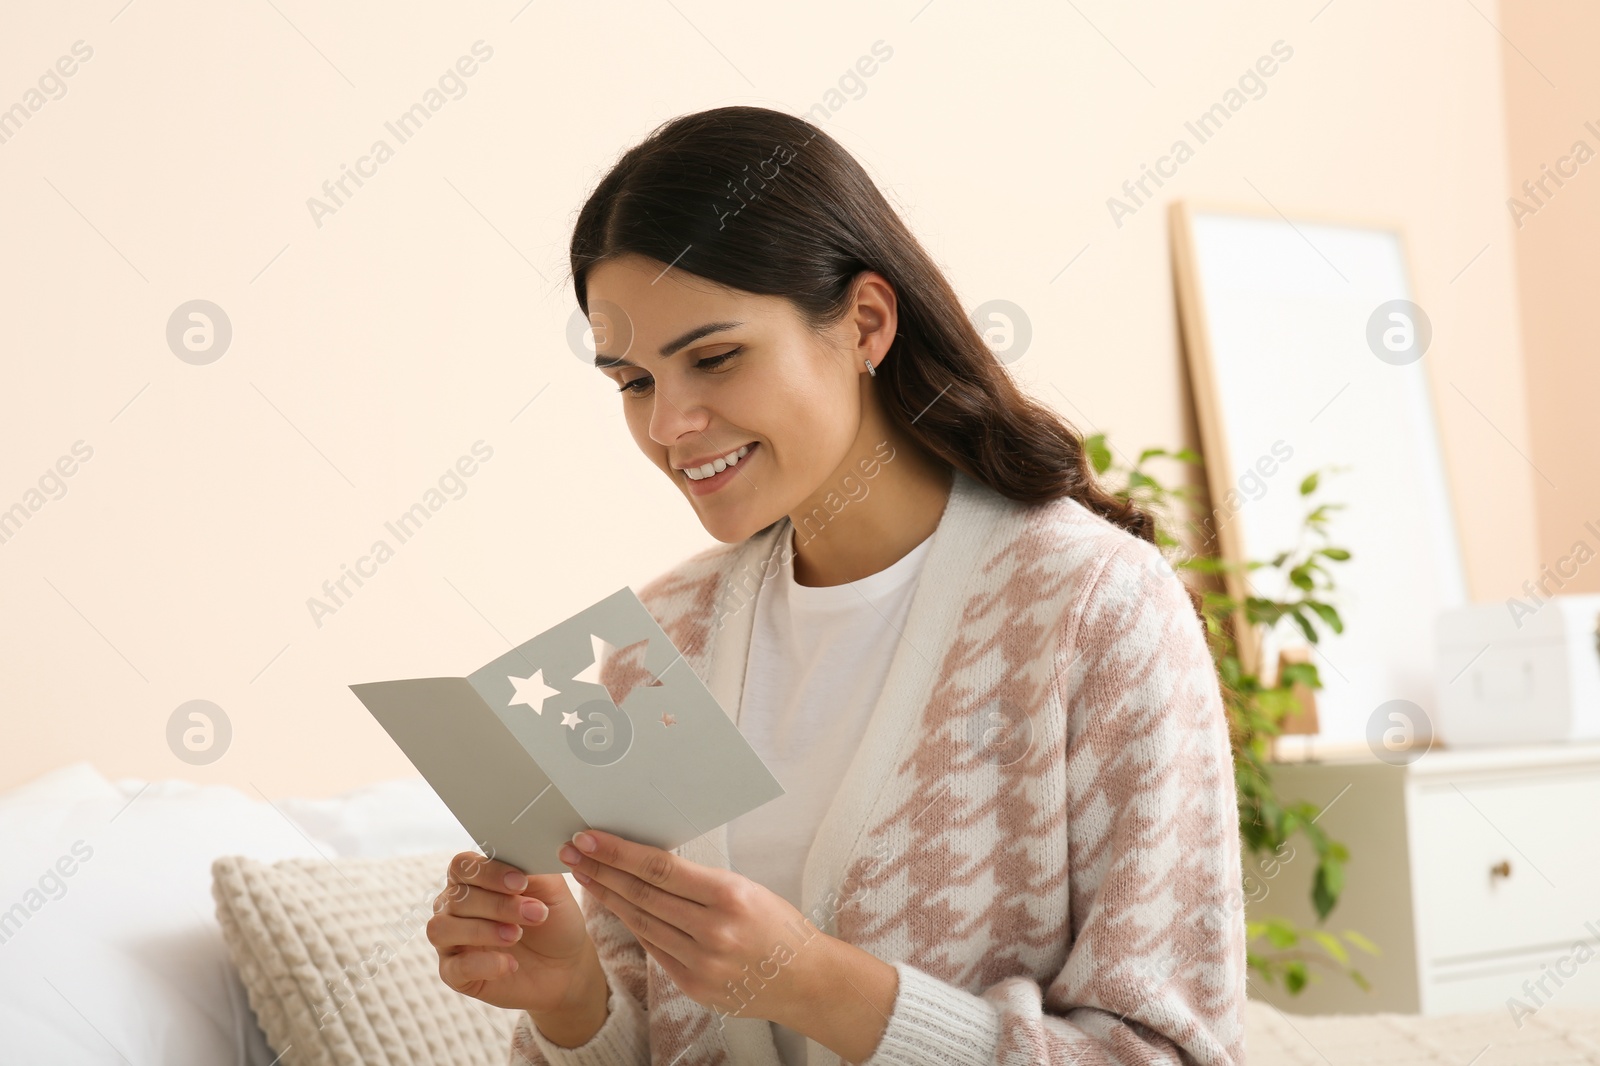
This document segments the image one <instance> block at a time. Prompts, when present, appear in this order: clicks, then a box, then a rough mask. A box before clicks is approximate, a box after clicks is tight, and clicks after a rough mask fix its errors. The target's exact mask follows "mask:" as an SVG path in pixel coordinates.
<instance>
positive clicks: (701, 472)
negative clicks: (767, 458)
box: [683, 444, 750, 481]
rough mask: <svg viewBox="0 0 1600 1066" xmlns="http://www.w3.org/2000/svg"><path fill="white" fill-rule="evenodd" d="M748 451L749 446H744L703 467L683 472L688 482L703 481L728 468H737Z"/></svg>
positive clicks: (686, 469)
mask: <svg viewBox="0 0 1600 1066" xmlns="http://www.w3.org/2000/svg"><path fill="white" fill-rule="evenodd" d="M749 451H750V445H748V444H746V445H744V446H743V447H741V448H740V449H739V450H738V451H735V452H729V453H728V454H727V455H724V456H721V457H719V458H717V459H713V460H712V461H711V462H709V463H706V464H705V465H704V466H691V467H687V468H685V469H684V471H683V472H684V474H685V475H686V476H687V477H688V478H689V480H690V481H704V480H705V479H706V478H708V477H711V476H713V475H715V474H720V473H722V471H724V470H726V469H728V467H730V466H738V465H739V460H740V459H743V458H744V457H745V455H746V454H748V453H749Z"/></svg>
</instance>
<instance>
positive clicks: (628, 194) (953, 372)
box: [571, 106, 1156, 543]
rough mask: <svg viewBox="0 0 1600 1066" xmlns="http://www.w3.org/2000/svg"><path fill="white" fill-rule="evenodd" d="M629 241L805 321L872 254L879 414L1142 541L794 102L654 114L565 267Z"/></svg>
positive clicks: (854, 168)
mask: <svg viewBox="0 0 1600 1066" xmlns="http://www.w3.org/2000/svg"><path fill="white" fill-rule="evenodd" d="M630 253H632V254H636V255H641V256H645V257H646V258H649V259H652V260H655V261H657V262H659V263H662V264H670V265H672V266H673V267H675V268H676V269H679V270H684V271H687V272H688V273H690V274H694V275H698V276H699V277H702V278H705V279H708V280H710V281H713V282H716V283H718V284H721V285H725V286H727V287H729V288H732V289H737V290H740V291H743V292H749V293H756V294H760V295H764V296H782V297H786V298H787V299H789V300H790V301H792V302H793V303H794V305H795V306H796V307H797V308H798V309H799V312H800V314H801V317H802V319H803V320H804V321H805V322H806V323H807V324H808V325H809V326H810V328H812V329H815V330H821V329H825V328H827V327H828V326H830V325H832V324H835V323H837V322H838V321H839V320H840V319H841V317H842V316H843V315H844V314H845V313H846V312H847V311H848V309H849V299H850V295H851V290H852V287H853V286H852V283H853V282H854V280H855V279H856V277H857V276H858V275H859V274H860V273H861V272H862V271H866V270H874V271H877V272H878V273H879V274H882V275H883V276H884V277H885V278H887V279H888V281H889V283H890V284H891V285H893V286H894V290H895V295H896V297H897V306H898V314H899V332H898V333H897V335H896V337H895V340H894V343H893V344H892V345H891V346H890V348H889V352H888V355H887V356H886V357H885V358H884V359H883V360H882V364H881V365H880V366H879V367H878V373H877V378H876V380H875V382H874V385H875V387H876V388H877V390H878V393H879V396H880V398H881V400H882V402H883V405H884V407H885V408H886V409H887V411H888V414H889V417H890V418H891V419H893V420H894V422H895V424H896V425H897V426H898V427H899V428H900V429H901V430H902V431H903V432H905V433H906V434H907V435H908V436H909V437H911V438H912V439H913V440H915V441H917V442H918V443H919V444H920V445H921V446H922V447H923V448H925V449H926V450H927V451H928V452H930V453H932V454H933V455H934V456H937V457H938V458H939V459H941V460H943V461H944V462H945V463H948V464H949V465H951V466H954V467H957V468H959V469H960V470H962V471H963V472H964V473H966V474H967V475H969V476H970V477H972V478H973V479H975V480H977V481H980V482H982V483H983V484H985V485H988V486H989V487H991V488H993V489H994V490H995V491H997V492H999V493H1001V494H1002V495H1005V496H1007V497H1009V498H1011V499H1013V500H1019V501H1022V502H1024V503H1042V502H1044V501H1047V500H1053V499H1058V498H1060V497H1062V496H1070V497H1072V498H1073V499H1075V500H1077V501H1078V502H1079V503H1081V504H1082V505H1083V506H1085V507H1087V508H1088V509H1089V510H1091V511H1094V512H1096V513H1097V514H1099V515H1102V516H1103V517H1105V518H1106V519H1108V520H1110V521H1111V522H1113V523H1115V524H1116V525H1118V526H1120V527H1121V528H1123V529H1125V530H1127V531H1128V532H1130V533H1133V534H1134V535H1135V536H1138V537H1139V538H1141V539H1143V540H1146V541H1149V542H1151V543H1155V540H1156V537H1155V522H1154V519H1153V518H1152V516H1151V515H1150V514H1149V513H1147V512H1146V511H1144V510H1142V509H1140V508H1139V507H1137V506H1136V505H1135V504H1133V503H1132V502H1131V501H1129V500H1126V499H1121V498H1119V497H1117V496H1114V495H1112V494H1111V493H1109V492H1106V491H1105V490H1104V489H1102V488H1101V487H1100V485H1099V484H1098V482H1097V481H1096V478H1095V474H1094V471H1093V468H1092V467H1091V466H1090V464H1089V457H1088V455H1087V454H1086V451H1085V449H1084V446H1083V440H1082V438H1081V437H1080V436H1079V435H1078V434H1077V433H1076V432H1074V430H1073V429H1072V427H1071V425H1070V424H1068V423H1067V422H1066V421H1065V420H1064V419H1063V418H1062V417H1061V416H1060V415H1058V414H1057V413H1056V412H1055V411H1053V410H1051V409H1050V408H1048V407H1046V406H1044V405H1043V404H1040V403H1037V402H1036V401H1034V400H1032V399H1030V398H1028V397H1027V396H1026V395H1024V394H1023V393H1022V392H1021V390H1019V389H1018V388H1017V386H1016V384H1015V382H1013V381H1012V379H1011V376H1010V374H1009V373H1008V372H1007V371H1006V369H1005V367H1004V366H1003V365H1002V364H1001V363H1000V361H999V360H998V359H996V358H995V355H994V353H993V352H992V351H991V350H990V349H989V346H988V345H987V344H985V343H984V340H983V338H982V336H980V335H979V333H978V329H977V327H976V326H975V325H973V323H972V321H971V320H970V319H969V318H968V317H967V314H966V312H964V311H963V310H962V308H961V302H960V300H958V299H957V298H956V294H955V290H953V289H952V288H951V287H950V283H949V282H948V281H946V280H945V277H944V275H943V274H942V273H941V272H940V270H939V268H938V267H937V266H936V265H935V264H934V262H933V260H932V258H931V257H930V256H929V255H928V253H927V252H926V251H925V250H924V249H923V247H922V245H921V244H920V243H919V242H918V241H917V238H916V237H914V236H913V235H912V233H911V231H910V230H909V229H907V228H906V226H905V223H904V222H902V221H901V220H900V216H899V215H897V214H896V213H895V211H894V209H893V208H892V207H891V206H890V205H889V203H888V202H887V201H886V200H885V199H884V198H883V195H882V194H881V193H880V192H879V191H878V188H877V186H876V185H875V184H873V181H872V179H871V178H870V177H869V176H868V175H867V173H866V171H865V170H863V169H862V167H861V165H860V164H859V163H857V162H856V160H855V158H854V157H852V156H851V155H850V154H849V153H848V152H846V151H845V150H844V148H842V147H841V146H840V145H839V143H838V142H837V141H835V140H834V139H833V138H832V137H830V136H828V134H826V133H824V132H823V131H822V130H821V129H820V128H818V127H817V126H815V125H813V124H811V123H810V122H807V121H806V120H804V119H802V118H798V117H796V116H794V115H788V114H784V113H783V112H781V111H772V110H769V109H767V108H763V107H742V106H740V107H718V108H712V109H711V110H708V111H699V112H696V113H694V114H690V115H684V116H682V117H679V118H676V119H673V120H671V121H670V122H666V123H664V124H662V125H661V126H659V127H657V128H656V129H655V131H654V132H652V133H651V134H650V135H649V136H648V137H647V138H646V139H645V140H644V141H642V142H641V143H639V144H638V145H636V146H634V147H633V148H630V149H628V150H627V151H626V152H625V153H624V154H623V155H622V157H621V158H620V159H619V160H618V161H617V163H616V165H615V166H613V167H612V168H611V170H610V171H609V172H607V174H606V175H605V177H604V178H602V179H601V181H600V183H599V185H598V186H596V187H595V190H594V192H593V193H592V194H591V195H590V196H589V199H588V201H587V202H585V204H584V205H583V209H582V210H581V211H580V212H579V214H578V221H577V225H576V227H575V228H574V230H573V234H572V249H571V258H572V279H573V288H574V290H575V291H576V293H577V297H578V306H579V307H580V308H582V309H583V313H584V314H585V315H588V314H589V298H588V272H589V271H590V270H592V269H593V268H594V267H595V266H596V265H597V264H599V263H601V262H603V261H605V260H607V259H612V258H616V257H618V256H622V255H627V254H630Z"/></svg>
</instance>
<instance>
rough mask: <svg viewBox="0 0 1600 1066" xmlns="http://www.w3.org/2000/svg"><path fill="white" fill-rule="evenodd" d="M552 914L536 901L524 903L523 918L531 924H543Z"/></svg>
mask: <svg viewBox="0 0 1600 1066" xmlns="http://www.w3.org/2000/svg"><path fill="white" fill-rule="evenodd" d="M549 913H550V912H549V910H547V909H546V908H545V905H544V904H543V903H540V902H539V901H538V900H536V899H525V900H523V901H522V916H523V917H524V918H526V919H527V920H528V921H530V922H542V921H544V919H545V916H546V915H548V914H549Z"/></svg>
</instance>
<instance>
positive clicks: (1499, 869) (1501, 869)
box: [1489, 859, 1511, 881]
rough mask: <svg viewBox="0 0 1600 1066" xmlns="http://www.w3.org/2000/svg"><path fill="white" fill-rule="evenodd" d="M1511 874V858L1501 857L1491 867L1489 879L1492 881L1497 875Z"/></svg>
mask: <svg viewBox="0 0 1600 1066" xmlns="http://www.w3.org/2000/svg"><path fill="white" fill-rule="evenodd" d="M1510 876H1511V860H1510V859H1501V860H1500V861H1499V862H1497V863H1495V864H1494V865H1493V866H1491V867H1489V880H1491V881H1493V880H1494V879H1495V878H1497V877H1510Z"/></svg>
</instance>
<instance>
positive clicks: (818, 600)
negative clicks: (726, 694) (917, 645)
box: [728, 526, 933, 1066]
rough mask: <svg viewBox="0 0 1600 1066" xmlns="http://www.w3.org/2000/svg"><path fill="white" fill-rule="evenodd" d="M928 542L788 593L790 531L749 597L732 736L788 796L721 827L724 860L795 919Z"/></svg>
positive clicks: (799, 1043)
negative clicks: (839, 580) (752, 608)
mask: <svg viewBox="0 0 1600 1066" xmlns="http://www.w3.org/2000/svg"><path fill="white" fill-rule="evenodd" d="M932 540H933V538H932V536H931V535H930V536H929V537H928V538H927V539H925V540H923V542H922V543H921V544H919V545H917V546H916V547H915V548H913V549H911V551H910V552H908V553H907V554H906V555H904V556H903V557H901V558H900V559H899V560H897V561H896V562H894V563H892V564H891V565H890V566H888V567H887V568H886V569H883V570H880V571H878V572H877V573H876V574H868V575H867V576H866V577H864V578H861V579H860V580H859V581H851V582H847V583H846V584H843V585H828V586H823V587H813V586H809V585H800V584H796V583H795V579H794V551H793V542H794V530H793V527H792V526H791V527H790V530H789V535H788V539H787V540H786V541H785V543H784V544H783V545H782V547H780V549H779V551H780V555H781V557H782V561H783V569H782V572H781V573H778V574H775V575H774V576H773V577H772V578H771V579H769V580H767V581H764V582H763V583H762V585H761V588H760V591H759V592H758V593H757V594H756V617H755V626H754V629H753V631H752V632H751V636H750V657H749V661H748V664H747V666H746V670H745V682H744V695H743V697H742V699H741V702H740V705H739V731H740V732H741V733H743V734H744V736H745V739H746V740H748V741H749V742H750V746H751V747H753V748H754V749H755V750H756V752H757V753H758V754H760V756H761V758H762V760H763V761H764V762H766V764H767V766H768V768H769V769H771V771H772V773H773V776H775V777H776V778H777V779H778V783H779V784H781V785H782V786H783V787H784V789H785V792H784V794H783V795H782V796H779V797H778V798H777V799H775V800H772V801H771V802H769V803H766V804H763V805H762V806H760V807H758V808H756V809H755V810H753V811H751V812H750V813H748V814H745V815H742V816H740V817H738V818H735V819H734V820H733V821H732V822H729V823H728V851H729V856H728V858H729V861H730V862H731V863H732V865H733V868H734V869H735V870H737V871H738V872H739V873H741V874H743V875H744V876H746V877H748V878H750V879H751V880H752V881H756V882H758V883H759V884H763V885H765V886H767V887H768V888H770V889H772V891H774V892H776V893H777V894H778V895H780V896H782V897H783V898H785V899H787V900H788V901H789V902H790V903H792V904H794V905H795V906H796V907H799V906H800V877H801V872H802V870H803V868H804V866H805V860H806V853H807V851H809V850H810V848H811V842H812V840H813V839H814V838H815V837H816V834H817V826H818V825H819V824H820V823H821V821H822V816H823V815H824V814H825V813H826V812H827V809H828V806H829V804H830V803H831V802H832V800H833V796H834V793H835V792H837V791H838V788H839V784H840V782H841V781H843V780H844V774H845V770H846V769H848V768H849V766H850V760H851V759H852V758H853V757H854V756H855V752H856V748H857V747H858V746H859V745H860V743H861V738H862V735H863V734H864V733H865V732H866V728H867V720H868V716H869V715H870V714H871V713H872V708H873V705H874V704H876V703H877V700H878V695H879V693H880V692H881V691H882V689H883V682H884V678H885V677H886V676H887V675H888V673H889V662H890V660H891V659H892V658H893V656H894V652H895V645H896V644H897V643H898V642H899V641H900V632H901V631H902V630H903V629H905V624H906V618H907V616H908V615H909V613H910V611H911V594H912V592H913V591H914V590H915V589H916V582H917V576H918V575H919V574H920V573H921V571H922V560H923V557H924V556H926V555H927V553H928V548H929V546H930V544H931V543H932ZM772 1028H773V1035H774V1038H775V1040H776V1042H777V1045H778V1054H779V1057H780V1058H782V1059H783V1062H784V1064H785V1066H803V1064H804V1063H805V1061H806V1041H805V1037H804V1036H802V1035H801V1034H800V1033H797V1032H795V1031H794V1030H792V1029H789V1028H787V1027H785V1026H781V1025H777V1024H774V1025H773V1027H772Z"/></svg>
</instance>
